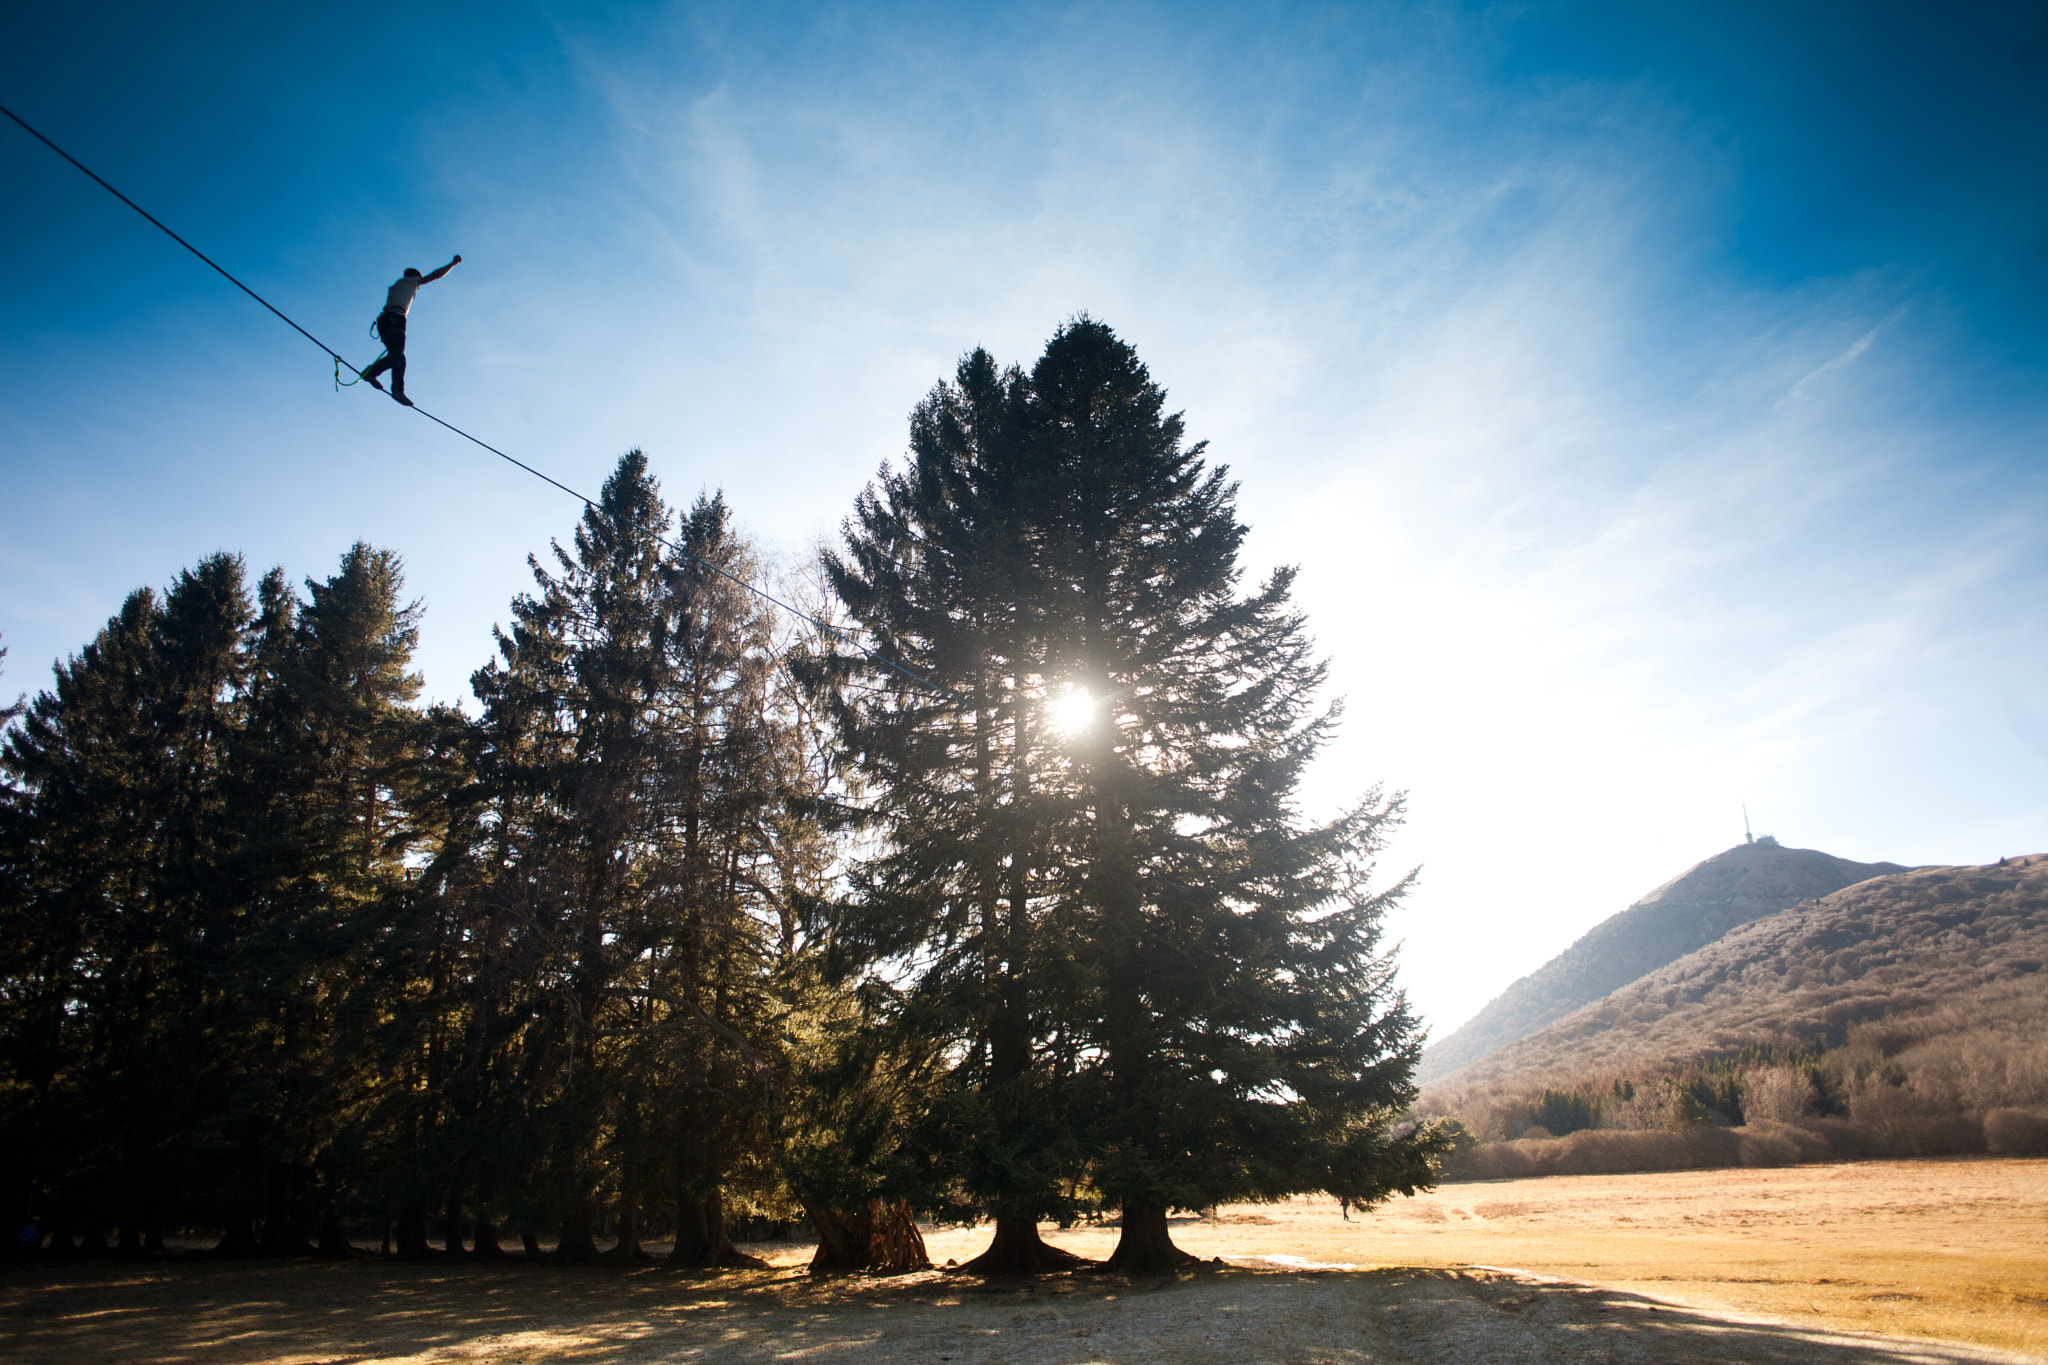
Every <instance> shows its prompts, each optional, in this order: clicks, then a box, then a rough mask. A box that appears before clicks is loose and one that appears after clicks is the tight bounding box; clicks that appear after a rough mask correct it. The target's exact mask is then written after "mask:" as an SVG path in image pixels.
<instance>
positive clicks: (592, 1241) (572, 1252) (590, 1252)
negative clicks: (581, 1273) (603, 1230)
mask: <svg viewBox="0 0 2048 1365" xmlns="http://www.w3.org/2000/svg"><path fill="white" fill-rule="evenodd" d="M592 1221H593V1219H592V1209H591V1207H590V1200H589V1199H588V1198H583V1199H579V1200H577V1201H576V1208H575V1210H574V1211H573V1212H572V1213H570V1215H569V1216H568V1217H567V1218H565V1219H563V1220H562V1237H561V1240H560V1241H559V1242H557V1243H556V1244H555V1259H556V1260H558V1261H568V1262H570V1263H572V1264H579V1265H580V1264H585V1263H587V1262H590V1261H594V1260H596V1259H597V1236H596V1234H595V1232H594V1231H593V1230H592V1228H591V1223H592Z"/></svg>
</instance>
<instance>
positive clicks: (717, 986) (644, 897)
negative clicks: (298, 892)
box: [476, 451, 781, 1264]
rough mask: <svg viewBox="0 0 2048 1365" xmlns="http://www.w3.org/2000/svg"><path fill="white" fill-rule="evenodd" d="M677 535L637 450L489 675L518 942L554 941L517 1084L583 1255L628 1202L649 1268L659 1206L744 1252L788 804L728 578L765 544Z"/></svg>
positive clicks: (698, 530)
mask: <svg viewBox="0 0 2048 1365" xmlns="http://www.w3.org/2000/svg"><path fill="white" fill-rule="evenodd" d="M669 516H670V514H669V512H668V510H667V508H666V507H665V505H664V504H663V503H662V500H661V497H660V492H659V488H658V486H657V485H656V483H655V480H654V478H653V476H652V475H651V474H650V473H649V472H648V469H647V462H646V457H645V456H644V455H642V454H641V453H640V452H639V451H632V452H629V453H628V454H627V455H626V456H625V457H623V458H622V459H621V460H620V462H619V466H618V469H617V470H616V471H615V472H614V473H613V475H612V476H611V478H609V479H608V480H607V481H606V483H605V486H604V490H603V493H602V496H601V497H600V499H599V501H598V503H597V505H596V506H594V507H592V508H591V509H589V510H588V511H587V512H586V513H585V515H584V517H583V519H582V522H581V523H580V525H579V526H578V528H577V531H576V535H575V539H574V545H573V550H571V549H565V548H562V547H559V546H558V547H557V549H556V565H555V567H554V568H553V569H543V568H542V567H540V565H539V564H538V563H537V562H536V563H535V565H534V576H535V582H536V585H537V588H538V591H537V592H536V593H534V594H532V595H528V596H522V597H521V598H519V599H518V600H516V601H515V602H514V604H513V625H512V629H511V630H510V631H509V632H508V633H505V634H503V635H501V638H500V655H501V658H500V660H499V661H498V662H497V663H496V664H494V665H493V666H491V667H490V668H487V669H485V670H483V671H481V672H479V673H478V675H477V677H476V689H477V693H478V696H479V698H480V699H481V700H482V701H483V702H484V716H483V718H482V721H481V724H480V732H481V734H482V735H483V736H484V742H483V745H482V749H481V751H480V755H479V763H480V771H481V772H482V774H483V777H484V780H485V782H486V784H487V785H488V786H489V787H490V789H491V791H492V799H493V801H494V803H495V804H496V805H497V807H498V811H499V814H498V817H497V820H496V824H497V825H498V827H499V828H500V829H501V830H504V831H506V833H505V834H504V835H503V836H501V837H502V838H503V839H504V840H505V841H506V848H505V849H504V850H503V851H502V852H501V853H500V854H499V855H498V856H499V859H500V861H501V863H502V864H503V866H502V868H501V870H500V877H499V880H500V885H501V886H503V887H505V888H506V895H507V897H508V899H509V900H511V901H512V902H513V903H515V904H516V905H517V907H518V913H517V917H516V918H517V923H516V924H515V925H514V926H512V927H511V929H510V932H509V934H508V935H507V936H506V942H505V945H504V946H505V947H506V949H507V950H509V951H515V952H516V951H518V945H519V944H522V943H523V944H526V945H535V946H534V950H533V951H532V952H530V953H529V954H528V955H527V962H528V966H529V968H530V973H529V975H528V977H527V978H526V981H527V984H526V986H525V987H524V989H527V990H528V991H529V992H530V997H531V1006H530V1013H531V1017H530V1019H529V1020H528V1021H526V1022H525V1023H524V1024H522V1025H521V1026H520V1030H519V1031H520V1040H519V1047H520V1051H521V1054H522V1061H521V1063H520V1065H521V1072H520V1085H521V1086H522V1087H523V1088H525V1089H526V1091H527V1097H526V1099H525V1100H524V1101H523V1103H524V1104H525V1105H526V1107H527V1109H528V1111H529V1112H528V1122H529V1123H530V1124H531V1125H532V1128H533V1132H534V1141H535V1144H536V1148H537V1150H538V1152H539V1153H540V1154H541V1157H540V1159H541V1161H542V1163H543V1166H544V1172H537V1173H536V1174H540V1175H542V1176H543V1178H545V1179H548V1180H551V1181H552V1183H553V1184H554V1186H555V1187H556V1189H555V1195H554V1200H553V1202H554V1204H555V1205H556V1207H557V1210H558V1212H560V1213H561V1214H562V1215H564V1217H565V1221H564V1226H563V1233H562V1243H561V1245H562V1249H563V1254H564V1255H565V1256H567V1257H570V1258H579V1257H580V1258H587V1257H590V1256H592V1255H594V1254H595V1244H594V1241H593V1240H592V1235H591V1229H592V1227H593V1223H594V1217H595V1201H596V1200H597V1199H598V1198H599V1197H600V1196H601V1195H603V1194H606V1193H609V1194H610V1195H612V1196H615V1197H616V1198H617V1200H618V1212H619V1225H620V1229H621V1242H620V1246H619V1247H618V1248H617V1254H618V1255H619V1256H620V1258H622V1259H630V1258H632V1257H634V1256H636V1255H637V1227H638V1220H639V1217H640V1212H641V1210H642V1208H643V1207H644V1206H645V1205H646V1203H647V1202H648V1200H649V1199H651V1198H653V1197H656V1196H658V1195H659V1194H661V1193H664V1192H665V1193H666V1194H667V1195H668V1196H669V1197H670V1198H672V1199H673V1200H674V1207H675V1210H676V1217H677V1221H678V1223H679V1224H680V1226H679V1230H678V1234H677V1240H676V1257H677V1259H678V1260H679V1261H680V1262H682V1263H684V1264H720V1263H728V1262H730V1261H732V1260H733V1259H735V1258H736V1257H737V1255H738V1253H737V1250H736V1248H734V1247H733V1245H732V1243H731V1240H730V1238H729V1237H728V1236H727V1234H726V1231H725V1219H724V1194H725V1186H726V1184H727V1182H728V1177H729V1175H730V1174H731V1173H732V1172H733V1171H734V1170H735V1168H736V1167H737V1166H738V1165H740V1164H741V1163H742V1158H743V1157H744V1156H746V1155H747V1153H748V1152H749V1151H751V1150H753V1149H757V1148H758V1147H759V1146H760V1144H761V1143H762V1141H763V1140H764V1139H763V1136H762V1134H761V1132H760V1127H759V1122H758V1120H759V1113H758V1106H759V1099H760V1091H761V1087H762V1086H763V1085H764V1084H765V1079H766V1077H767V1075H768V1074H769V1073H770V1072H771V1071H772V1069H773V1068H772V1066H771V1065H770V1064H769V1059H768V1058H767V1056H766V1051H765V1049H766V1044H765V1040H764V1037H763V1035H764V1034H765V1033H766V1031H767V1028H768V1025H769V1024H770V1023H771V1022H772V1021H771V1020H770V1019H769V1017H768V1015H769V1010H768V1008H767V997H766V995H765V993H764V990H765V986H766V983H767V971H768V966H769V963H768V960H767V956H768V955H767V951H766V947H765V942H764V940H765V937H766V934H767V927H766V926H767V923H768V916H767V914H766V913H765V912H764V906H763V904H762V902H763V889H762V888H763V886H764V876H763V872H762V865H763V864H764V862H765V861H766V860H767V859H768V857H769V843H770V842H771V839H772V829H771V826H772V823H773V816H774V815H775V814H776V813H777V812H778V811H779V810H780V805H781V793H780V791H779V790H778V788H777V786H776V782H775V778H774V771H773V765H772V763H771V762H770V753H771V751H772V749H773V748H774V743H775V741H774V738H773V736H772V734H771V733H770V731H771V730H772V725H771V723H770V721H769V719H768V718H767V716H766V714H765V710H764V706H765V695H766V692H765V689H766V677H767V671H768V666H769V661H768V656H767V649H766V645H767V638H768V636H767V631H768V624H767V621H766V619H765V617H764V616H763V615H762V614H761V612H760V610H759V609H758V607H756V606H755V605H754V601H753V599H752V598H751V597H750V596H749V595H747V594H746V593H744V591H743V590H741V589H740V588H739V587H738V585H737V584H736V583H735V582H734V581H733V580H734V579H736V578H740V577H742V576H743V575H746V574H749V573H751V572H752V569H751V566H750V565H749V563H748V557H747V552H746V549H745V547H744V545H743V544H742V543H741V542H740V541H739V539H738V537H737V536H736V535H734V533H733V531H732V528H731V526H730V513H729V511H728V510H727V508H726V506H725V504H724V502H723V500H722V498H717V497H712V498H702V499H699V500H698V502H697V503H696V505H695V506H694V507H692V508H691V510H690V512H689V513H688V515H687V516H686V517H685V518H684V519H683V523H682V525H681V527H680V529H679V531H678V535H679V537H680V539H679V540H678V542H677V543H678V544H679V545H680V547H681V549H680V552H677V553H670V552H668V551H666V550H665V549H664V547H663V537H664V535H665V534H666V532H667V530H668V526H669ZM721 571H722V572H721ZM726 575H731V577H727V576H726ZM742 1149H746V1150H742Z"/></svg>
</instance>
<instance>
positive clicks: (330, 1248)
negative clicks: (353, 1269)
mask: <svg viewBox="0 0 2048 1365" xmlns="http://www.w3.org/2000/svg"><path fill="white" fill-rule="evenodd" d="M354 1253H355V1248H354V1247H352V1246H350V1245H349V1243H348V1229H347V1228H344V1227H343V1226H342V1225H341V1215H340V1214H339V1213H336V1212H335V1210H334V1206H333V1205H332V1204H330V1205H328V1206H327V1208H326V1209H324V1210H323V1211H322V1212H321V1214H320V1254H321V1255H322V1256H327V1257H331V1258H334V1259H340V1258H342V1257H345V1256H350V1255H353V1254H354Z"/></svg>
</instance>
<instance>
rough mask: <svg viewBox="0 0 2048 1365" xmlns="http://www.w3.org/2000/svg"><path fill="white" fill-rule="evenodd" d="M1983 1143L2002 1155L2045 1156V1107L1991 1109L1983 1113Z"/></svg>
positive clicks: (2047, 1135) (2047, 1138)
mask: <svg viewBox="0 0 2048 1365" xmlns="http://www.w3.org/2000/svg"><path fill="white" fill-rule="evenodd" d="M1984 1145H1985V1146H1986V1147H1988V1148H1990V1149H1991V1150H1992V1151H1994V1152H1998V1153H2000V1154H2002V1155H2005V1156H2048V1110H2044V1109H1994V1110H1992V1111H1991V1112H1990V1113H1988V1114H1986V1115H1985V1116H1984Z"/></svg>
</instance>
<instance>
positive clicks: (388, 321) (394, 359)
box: [363, 313, 405, 393]
mask: <svg viewBox="0 0 2048 1365" xmlns="http://www.w3.org/2000/svg"><path fill="white" fill-rule="evenodd" d="M377 340H379V341H381V342H383V343H384V354H383V355H381V356H379V357H378V358H377V363H376V364H374V365H372V366H371V367H370V368H369V369H367V370H364V371H363V378H365V379H375V378H376V377H377V376H378V375H380V374H382V373H384V371H386V370H389V371H391V391H392V392H393V393H404V392H405V314H403V313H379V314H377Z"/></svg>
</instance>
